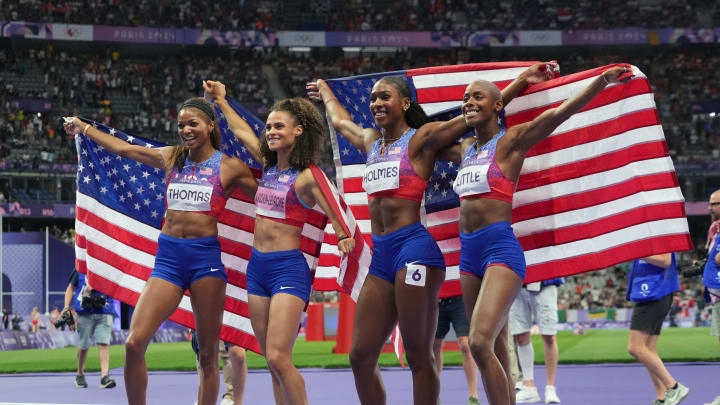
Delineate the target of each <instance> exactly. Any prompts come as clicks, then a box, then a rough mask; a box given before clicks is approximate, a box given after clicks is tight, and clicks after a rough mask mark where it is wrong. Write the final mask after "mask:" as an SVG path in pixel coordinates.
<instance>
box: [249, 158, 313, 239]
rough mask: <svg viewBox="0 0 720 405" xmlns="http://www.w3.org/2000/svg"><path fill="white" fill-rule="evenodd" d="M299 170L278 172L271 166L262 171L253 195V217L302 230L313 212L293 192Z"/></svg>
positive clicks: (275, 167) (294, 191)
mask: <svg viewBox="0 0 720 405" xmlns="http://www.w3.org/2000/svg"><path fill="white" fill-rule="evenodd" d="M298 174H300V170H296V169H292V168H290V169H287V170H278V169H277V166H272V167H270V168H269V169H267V170H265V171H263V175H262V178H261V179H260V183H259V184H258V189H257V192H256V193H255V215H256V216H257V215H259V216H262V217H265V218H269V219H271V220H273V221H277V222H280V223H283V224H288V225H292V226H296V227H298V228H302V227H303V225H304V224H305V222H306V221H307V218H308V217H309V214H310V213H311V212H312V211H313V209H312V208H311V207H309V206H308V205H307V204H305V202H303V200H301V199H300V196H299V195H298V194H297V191H296V190H295V180H297V176H298Z"/></svg>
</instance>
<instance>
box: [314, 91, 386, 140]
mask: <svg viewBox="0 0 720 405" xmlns="http://www.w3.org/2000/svg"><path fill="white" fill-rule="evenodd" d="M305 88H306V89H307V92H308V97H310V99H311V100H315V101H322V102H323V104H325V110H326V111H327V113H328V115H329V116H330V122H331V124H332V126H333V128H335V131H337V132H339V133H340V134H341V135H342V136H343V137H344V138H345V139H347V140H348V142H350V143H351V144H352V145H353V146H354V147H356V148H358V149H360V150H361V151H363V152H367V151H368V150H369V148H370V146H371V145H372V143H373V142H375V140H376V139H378V137H379V136H380V135H379V133H378V132H377V131H375V130H374V129H371V128H362V127H361V126H359V125H358V124H356V123H355V122H353V120H352V118H350V113H348V111H347V110H346V109H345V107H343V106H342V104H340V101H339V100H338V98H337V97H336V96H335V94H334V93H333V91H332V90H331V89H330V86H328V84H327V83H326V82H325V80H322V79H318V81H316V82H310V83H308V84H307V86H306V87H305Z"/></svg>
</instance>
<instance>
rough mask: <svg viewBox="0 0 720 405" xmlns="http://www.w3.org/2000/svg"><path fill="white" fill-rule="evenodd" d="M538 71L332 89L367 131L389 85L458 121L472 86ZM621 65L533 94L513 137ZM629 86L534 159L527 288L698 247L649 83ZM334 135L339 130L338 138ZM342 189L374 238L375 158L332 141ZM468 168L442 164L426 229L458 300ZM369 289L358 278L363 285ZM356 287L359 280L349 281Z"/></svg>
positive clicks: (467, 71) (452, 71)
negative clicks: (369, 169) (368, 175)
mask: <svg viewBox="0 0 720 405" xmlns="http://www.w3.org/2000/svg"><path fill="white" fill-rule="evenodd" d="M532 64H533V62H505V63H480V64H467V65H456V66H440V67H430V68H423V69H414V70H407V71H397V72H390V73H381V74H374V75H364V76H354V77H348V78H342V79H334V80H328V84H329V85H330V87H331V89H332V90H333V92H334V93H335V95H336V96H337V97H338V100H339V101H340V102H341V103H342V104H343V106H344V107H345V108H346V109H347V110H348V112H349V113H350V114H351V118H352V119H353V120H354V121H355V122H356V123H357V124H358V125H360V126H362V127H365V128H369V127H374V126H375V123H374V121H373V119H372V117H371V114H370V113H369V109H368V105H369V100H370V91H371V89H372V86H373V84H374V83H375V82H376V81H378V80H379V79H380V78H382V77H383V76H388V75H393V76H401V77H403V78H405V79H406V80H407V81H408V83H409V84H410V87H411V88H412V89H413V91H414V93H415V97H416V101H417V102H418V103H419V104H420V105H421V106H422V107H423V109H425V111H426V112H427V113H428V114H436V115H439V114H443V116H444V117H446V116H447V114H448V113H452V112H453V110H454V113H455V114H458V113H459V107H460V104H461V100H462V95H463V93H464V89H465V87H466V86H467V85H468V84H470V83H471V82H472V81H474V80H477V79H484V80H489V81H492V82H494V83H495V84H497V85H498V87H500V88H501V89H502V88H504V87H505V86H507V85H508V84H509V83H510V82H511V81H512V80H513V79H514V78H515V77H516V76H517V75H518V74H519V73H521V72H522V71H523V70H525V69H526V68H527V67H528V66H530V65H532ZM610 67H612V66H606V67H602V68H597V69H592V70H588V71H585V72H580V73H576V74H572V75H568V76H564V77H560V78H557V79H553V80H550V81H547V82H544V83H540V84H537V85H534V86H530V87H529V88H528V89H526V90H525V91H524V92H523V93H521V95H520V96H518V97H516V98H515V100H513V101H512V102H510V103H509V105H508V106H507V107H506V108H505V124H506V125H507V126H508V127H512V126H513V125H517V124H520V123H524V122H528V121H531V120H532V119H534V118H535V117H537V116H538V115H539V114H540V113H542V112H543V111H545V110H546V109H548V108H553V107H556V106H558V105H560V104H561V103H562V102H563V101H564V100H565V99H567V98H569V97H571V96H572V95H573V94H576V93H577V92H579V91H581V90H582V89H584V88H585V87H586V86H587V85H588V84H589V82H590V81H591V80H593V79H594V78H595V77H597V76H598V75H600V74H601V73H602V72H604V71H605V70H607V69H608V68H610ZM633 73H634V75H635V76H634V78H633V80H631V81H630V82H629V83H627V84H615V85H612V86H608V87H607V88H606V89H605V90H603V91H602V92H601V93H600V94H599V95H598V96H596V97H595V99H593V100H592V101H591V102H590V104H588V105H587V106H586V107H585V108H584V109H583V110H582V111H581V112H579V113H577V114H575V115H573V116H572V117H570V119H568V120H567V121H566V122H565V123H563V124H562V125H561V126H560V127H558V128H557V129H556V130H555V131H554V133H553V134H552V135H551V136H550V137H548V138H547V139H545V140H544V141H542V142H540V143H539V144H538V145H536V146H535V147H534V148H533V149H532V150H531V151H530V152H529V153H528V154H527V158H526V160H525V164H524V166H523V169H522V172H521V175H520V178H519V180H518V184H517V190H516V193H515V197H514V200H513V219H512V221H513V229H514V231H515V233H516V235H517V236H518V239H519V240H520V243H521V244H522V246H523V249H524V250H525V257H526V261H527V264H528V268H527V276H526V279H525V282H534V281H539V280H546V279H551V278H555V277H561V276H566V275H571V274H576V273H581V272H586V271H590V270H596V269H601V268H605V267H608V266H611V265H614V264H617V263H620V262H623V261H628V260H632V259H635V258H638V257H644V256H648V255H651V254H656V253H663V252H669V251H682V250H687V249H690V248H692V243H691V241H690V237H689V232H688V226H687V221H686V219H685V207H684V199H683V196H682V194H681V192H680V188H679V187H678V181H677V176H676V174H675V170H674V167H673V164H672V161H671V159H670V157H669V155H668V149H667V145H666V143H665V139H664V135H663V132H662V127H661V125H660V122H659V118H658V114H657V111H656V109H655V102H654V100H653V94H652V91H651V87H650V83H649V82H648V80H647V78H646V77H645V75H644V74H643V73H642V72H641V71H640V70H639V69H637V68H636V67H633ZM331 130H332V129H331ZM332 141H333V150H334V155H335V163H336V166H337V182H338V187H339V189H340V191H341V192H342V193H343V195H344V197H345V200H346V201H347V202H348V204H349V205H350V208H351V211H352V212H353V213H354V214H355V218H357V222H358V224H359V227H360V230H361V231H362V232H363V233H364V234H366V237H368V238H369V233H370V224H369V218H370V217H369V212H368V208H367V196H366V195H365V192H364V190H363V189H362V174H363V170H364V166H365V158H366V157H365V154H364V153H363V152H361V151H358V150H357V149H355V148H354V147H353V146H352V145H351V144H350V143H349V142H347V141H346V140H345V139H344V138H343V137H342V136H341V135H340V134H335V136H333V137H332ZM456 174H457V167H456V165H455V164H453V163H452V162H446V161H440V160H438V161H437V163H436V167H435V171H434V173H433V175H432V177H431V178H430V179H429V181H428V188H427V190H426V193H425V199H424V201H423V206H422V212H421V214H422V215H424V222H425V225H426V226H427V228H428V230H429V231H430V233H431V234H432V235H433V237H434V238H435V239H436V240H437V242H438V244H439V246H440V248H441V250H442V252H443V254H444V256H445V262H446V265H447V274H446V280H447V281H446V286H444V289H445V290H446V291H449V293H447V294H446V296H450V295H459V282H458V279H459V268H458V264H459V256H460V241H459V238H458V223H457V221H458V217H459V199H458V197H457V195H456V194H455V193H454V192H453V190H452V182H453V180H454V178H455V175H456ZM362 281H363V280H355V281H354V282H355V283H356V284H359V285H362ZM344 282H345V283H349V282H350V281H349V280H345V281H344Z"/></svg>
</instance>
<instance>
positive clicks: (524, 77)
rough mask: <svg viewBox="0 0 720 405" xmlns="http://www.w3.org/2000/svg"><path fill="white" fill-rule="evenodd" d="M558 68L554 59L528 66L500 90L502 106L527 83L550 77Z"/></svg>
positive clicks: (534, 82)
mask: <svg viewBox="0 0 720 405" xmlns="http://www.w3.org/2000/svg"><path fill="white" fill-rule="evenodd" d="M558 70H559V69H558V64H557V62H556V61H554V60H553V61H550V62H540V63H536V64H534V65H532V66H530V67H529V68H527V69H526V70H525V71H523V72H522V73H520V75H518V77H516V78H515V80H513V81H512V83H510V84H508V85H507V86H505V88H504V89H503V90H502V92H501V93H502V101H503V106H507V105H508V104H510V102H511V101H512V100H513V99H514V98H515V97H517V95H518V94H520V93H522V91H523V90H525V88H526V87H527V86H528V85H530V84H536V83H541V82H544V81H546V80H550V79H552V78H553V77H554V75H555V72H557V71H558Z"/></svg>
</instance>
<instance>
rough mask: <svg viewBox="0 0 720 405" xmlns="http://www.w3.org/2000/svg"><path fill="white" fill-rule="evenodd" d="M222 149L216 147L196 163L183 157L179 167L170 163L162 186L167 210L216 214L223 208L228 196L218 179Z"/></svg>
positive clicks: (216, 215) (214, 215) (215, 215)
mask: <svg viewBox="0 0 720 405" xmlns="http://www.w3.org/2000/svg"><path fill="white" fill-rule="evenodd" d="M222 155H223V154H222V152H220V151H216V152H215V153H214V154H213V155H212V156H210V158H209V159H208V160H206V161H204V162H200V163H195V162H193V161H192V160H190V156H188V157H187V158H185V164H184V165H183V169H182V171H180V172H178V171H177V167H173V169H172V172H170V176H169V177H168V185H167V188H166V190H165V207H166V209H168V210H175V211H190V212H198V213H200V214H206V215H211V216H213V217H215V218H217V217H218V216H220V212H221V211H222V210H223V209H224V208H225V203H226V202H227V197H225V190H223V187H222V183H221V182H220V164H221V162H222Z"/></svg>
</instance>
